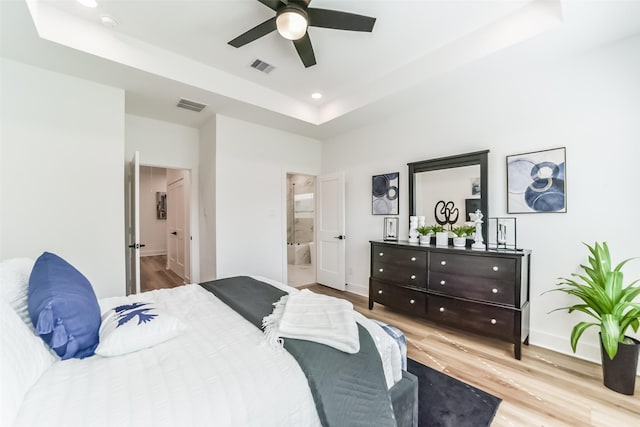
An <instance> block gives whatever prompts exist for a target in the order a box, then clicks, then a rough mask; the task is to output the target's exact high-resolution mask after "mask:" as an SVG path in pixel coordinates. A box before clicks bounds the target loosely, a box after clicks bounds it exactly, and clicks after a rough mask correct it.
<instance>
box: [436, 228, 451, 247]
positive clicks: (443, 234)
mask: <svg viewBox="0 0 640 427" xmlns="http://www.w3.org/2000/svg"><path fill="white" fill-rule="evenodd" d="M436 246H449V232H448V231H440V232H438V233H436Z"/></svg>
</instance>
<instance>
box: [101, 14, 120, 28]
mask: <svg viewBox="0 0 640 427" xmlns="http://www.w3.org/2000/svg"><path fill="white" fill-rule="evenodd" d="M100 21H101V22H102V25H104V26H105V27H115V26H116V25H118V21H117V20H116V18H114V17H112V16H109V15H102V16H101V17H100Z"/></svg>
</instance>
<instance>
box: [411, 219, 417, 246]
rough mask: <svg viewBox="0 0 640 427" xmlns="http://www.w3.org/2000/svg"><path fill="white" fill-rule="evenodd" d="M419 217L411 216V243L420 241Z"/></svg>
mask: <svg viewBox="0 0 640 427" xmlns="http://www.w3.org/2000/svg"><path fill="white" fill-rule="evenodd" d="M417 228H418V217H417V216H410V217H409V243H418V241H419V240H418V230H416V229H417Z"/></svg>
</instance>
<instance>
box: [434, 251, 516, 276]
mask: <svg viewBox="0 0 640 427" xmlns="http://www.w3.org/2000/svg"><path fill="white" fill-rule="evenodd" d="M430 257H431V259H430V262H429V269H430V271H432V272H439V273H448V274H462V275H466V276H475V277H485V278H488V279H494V280H508V281H510V282H512V283H513V281H514V280H515V277H516V260H515V259H514V258H498V257H491V256H480V255H475V256H470V255H458V254H450V253H443V252H431V253H430Z"/></svg>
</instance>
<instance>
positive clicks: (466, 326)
mask: <svg viewBox="0 0 640 427" xmlns="http://www.w3.org/2000/svg"><path fill="white" fill-rule="evenodd" d="M530 255H531V252H530V251H528V250H522V251H495V250H488V251H484V250H474V249H465V248H454V247H435V246H420V245H418V244H410V243H407V242H384V241H372V242H371V276H370V278H369V309H372V308H373V303H374V302H377V303H379V304H384V305H386V306H388V307H391V308H394V309H398V310H401V311H404V312H405V313H408V314H413V315H415V316H420V317H424V318H426V319H429V320H431V321H434V322H436V323H439V324H442V325H446V326H451V327H454V328H458V329H462V330H465V331H470V332H474V333H477V334H480V335H484V336H488V337H493V338H498V339H501V340H503V341H507V342H510V343H513V344H514V356H515V358H516V359H520V357H521V349H522V343H523V342H524V343H525V344H528V343H529V263H530Z"/></svg>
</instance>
